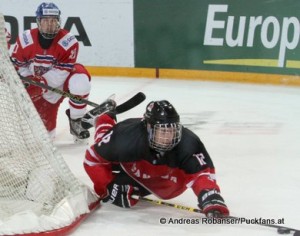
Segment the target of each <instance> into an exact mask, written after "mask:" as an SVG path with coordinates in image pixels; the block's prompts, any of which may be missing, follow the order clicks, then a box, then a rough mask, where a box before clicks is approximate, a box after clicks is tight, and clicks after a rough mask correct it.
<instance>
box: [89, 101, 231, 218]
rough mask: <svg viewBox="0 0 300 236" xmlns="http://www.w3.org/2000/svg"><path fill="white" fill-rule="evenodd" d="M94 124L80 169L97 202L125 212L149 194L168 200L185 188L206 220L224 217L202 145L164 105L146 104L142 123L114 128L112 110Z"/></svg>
mask: <svg viewBox="0 0 300 236" xmlns="http://www.w3.org/2000/svg"><path fill="white" fill-rule="evenodd" d="M107 102H108V103H111V104H114V106H110V107H112V109H111V110H110V111H108V112H106V113H104V114H102V115H100V116H99V117H96V118H95V143H94V144H93V145H92V146H91V147H90V148H89V149H88V150H87V151H86V156H85V160H84V168H85V170H86V172H87V174H88V175H89V177H90V178H91V180H92V181H93V183H94V189H95V192H96V193H97V194H98V195H99V197H100V198H101V199H102V200H103V202H110V203H112V204H115V205H117V206H120V207H125V208H130V207H132V206H134V205H135V204H136V203H137V202H138V199H137V198H136V197H133V195H136V196H145V195H148V194H154V195H155V196H157V197H159V198H161V199H171V198H174V197H177V196H179V195H180V194H182V193H183V192H184V191H185V190H186V189H187V188H191V189H192V190H193V192H194V193H195V195H196V197H197V199H198V206H199V208H200V209H201V210H202V211H203V213H204V214H206V216H208V217H221V216H228V215H229V210H228V208H227V206H226V204H225V202H224V200H223V197H222V196H221V194H220V188H219V186H218V184H217V182H216V178H215V168H214V165H213V162H212V160H211V158H210V156H209V154H208V152H207V151H206V149H205V147H204V145H203V143H202V142H201V140H200V139H199V137H198V136H197V135H195V134H194V133H193V132H192V131H191V130H189V129H187V128H185V127H184V126H183V125H182V124H181V123H180V117H179V115H178V113H177V111H176V110H175V108H174V107H173V106H172V104H170V103H169V102H168V101H166V100H162V101H153V102H150V103H149V104H148V105H147V107H146V112H145V114H144V116H143V118H131V119H127V120H124V121H122V122H119V123H117V122H116V117H115V113H114V109H113V107H115V103H114V101H112V100H108V101H107Z"/></svg>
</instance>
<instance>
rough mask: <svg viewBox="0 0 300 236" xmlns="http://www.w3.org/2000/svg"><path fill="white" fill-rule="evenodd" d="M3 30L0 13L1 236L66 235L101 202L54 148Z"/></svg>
mask: <svg viewBox="0 0 300 236" xmlns="http://www.w3.org/2000/svg"><path fill="white" fill-rule="evenodd" d="M4 27H5V24H4V17H3V15H2V14H1V13H0V127H1V130H0V235H16V234H18V235H19V234H20V235H42V234H43V232H47V235H51V232H52V233H53V234H52V235H64V233H67V232H68V231H69V230H71V228H72V227H75V225H78V223H79V222H80V221H81V219H83V218H84V217H85V216H86V215H87V214H88V213H89V212H90V211H91V209H92V208H93V207H94V206H96V205H97V202H98V201H97V197H96V195H95V194H94V193H93V192H92V191H91V190H90V189H89V188H88V187H87V186H84V185H82V184H81V183H80V182H79V181H78V180H77V179H76V178H75V177H74V175H73V174H72V173H71V171H70V170H69V168H68V166H67V165H66V163H65V162H64V160H63V158H62V156H61V155H60V154H59V152H58V151H57V150H56V148H55V147H54V146H53V144H52V143H51V140H50V139H49V137H48V133H47V131H46V129H45V128H44V125H43V123H42V121H41V119H40V117H39V115H38V113H37V112H36V110H35V108H34V106H33V104H32V102H31V100H30V97H29V96H28V94H27V92H26V90H25V89H24V86H23V84H22V82H21V80H20V79H19V77H18V75H17V73H16V71H15V69H14V67H13V66H12V64H11V62H10V58H9V53H8V50H7V44H6V38H5V34H4V32H5V28H4ZM57 232H59V234H58V233H57Z"/></svg>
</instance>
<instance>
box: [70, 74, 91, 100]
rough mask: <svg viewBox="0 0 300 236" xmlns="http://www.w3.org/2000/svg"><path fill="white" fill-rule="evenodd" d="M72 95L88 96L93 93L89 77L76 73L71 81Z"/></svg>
mask: <svg viewBox="0 0 300 236" xmlns="http://www.w3.org/2000/svg"><path fill="white" fill-rule="evenodd" d="M69 91H70V93H72V94H74V95H78V96H86V95H88V94H89V93H90V91H91V83H90V79H89V77H88V75H86V74H83V73H80V74H79V73H76V74H73V75H72V76H71V77H70V80H69Z"/></svg>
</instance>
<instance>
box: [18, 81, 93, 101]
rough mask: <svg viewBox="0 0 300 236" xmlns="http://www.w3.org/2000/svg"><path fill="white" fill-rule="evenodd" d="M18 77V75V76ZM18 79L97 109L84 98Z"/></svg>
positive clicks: (36, 82) (38, 83)
mask: <svg viewBox="0 0 300 236" xmlns="http://www.w3.org/2000/svg"><path fill="white" fill-rule="evenodd" d="M19 76H20V75H19ZM20 79H21V80H23V81H25V82H27V83H30V84H32V85H35V86H38V87H41V88H43V89H47V90H50V91H52V92H54V93H58V94H60V95H62V96H63V97H66V98H71V99H72V100H74V101H76V102H81V103H85V104H87V105H90V106H92V107H97V106H98V104H97V103H94V102H91V101H89V100H87V99H84V98H81V97H79V96H76V95H73V94H71V93H68V92H65V91H62V90H60V89H58V88H53V87H51V86H49V85H47V84H44V83H41V82H38V81H35V80H32V79H29V78H27V77H23V76H20Z"/></svg>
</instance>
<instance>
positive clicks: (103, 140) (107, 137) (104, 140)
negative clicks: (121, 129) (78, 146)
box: [98, 131, 113, 147]
mask: <svg viewBox="0 0 300 236" xmlns="http://www.w3.org/2000/svg"><path fill="white" fill-rule="evenodd" d="M112 134H113V131H110V132H109V133H107V134H106V135H104V136H103V138H102V139H101V141H100V142H99V143H98V146H99V147H100V146H101V144H102V143H108V142H109V141H110V137H111V135H112Z"/></svg>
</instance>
